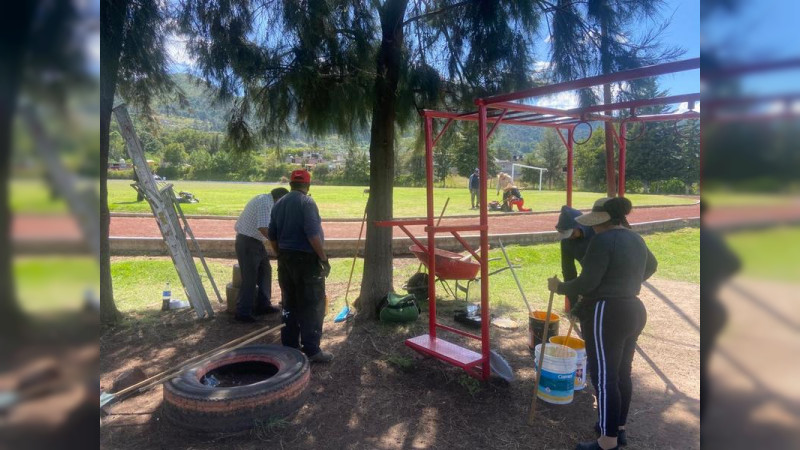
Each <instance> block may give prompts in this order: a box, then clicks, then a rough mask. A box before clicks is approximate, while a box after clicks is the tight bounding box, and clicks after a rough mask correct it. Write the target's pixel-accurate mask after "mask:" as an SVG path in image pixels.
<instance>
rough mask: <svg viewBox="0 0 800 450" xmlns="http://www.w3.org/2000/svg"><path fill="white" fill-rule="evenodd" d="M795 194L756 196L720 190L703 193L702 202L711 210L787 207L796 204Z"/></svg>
mask: <svg viewBox="0 0 800 450" xmlns="http://www.w3.org/2000/svg"><path fill="white" fill-rule="evenodd" d="M799 198H800V197H798V195H797V194H783V193H775V194H758V193H750V192H730V191H722V190H713V191H703V200H704V201H706V202H708V206H710V207H711V208H716V207H737V206H753V205H756V206H789V205H794V204H797V201H798V199H799Z"/></svg>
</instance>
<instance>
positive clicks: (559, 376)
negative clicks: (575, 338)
mask: <svg viewBox="0 0 800 450" xmlns="http://www.w3.org/2000/svg"><path fill="white" fill-rule="evenodd" d="M541 352H542V344H539V345H537V346H536V350H535V351H534V357H535V359H534V361H535V366H534V367H536V368H538V366H539V355H540V354H541ZM577 358H578V353H577V352H576V351H575V350H573V349H571V348H569V347H567V346H565V345H558V344H547V349H546V350H545V355H544V361H543V362H542V373H541V378H540V379H539V392H537V393H536V395H537V397H539V398H540V399H542V400H544V401H546V402H547V403H552V404H555V405H566V404H568V403H572V398H573V396H574V395H575V366H576V363H577Z"/></svg>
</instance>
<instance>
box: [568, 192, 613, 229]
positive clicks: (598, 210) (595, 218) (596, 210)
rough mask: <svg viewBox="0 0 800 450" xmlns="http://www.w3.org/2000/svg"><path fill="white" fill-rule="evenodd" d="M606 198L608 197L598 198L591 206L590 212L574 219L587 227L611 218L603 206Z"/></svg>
mask: <svg viewBox="0 0 800 450" xmlns="http://www.w3.org/2000/svg"><path fill="white" fill-rule="evenodd" d="M608 200H609V198H608V197H603V198H601V199H598V200H597V201H596V202H594V205H593V206H592V212H590V213H589V214H584V215H582V216H578V217H576V218H575V221H576V222H578V223H579V224H581V225H585V226H587V227H591V226H593V225H600V224H601V223H606V222H608V221H609V220H611V214H609V213H608V211H606V208H605V204H606V202H607V201H608Z"/></svg>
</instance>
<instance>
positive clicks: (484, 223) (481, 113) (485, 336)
mask: <svg viewBox="0 0 800 450" xmlns="http://www.w3.org/2000/svg"><path fill="white" fill-rule="evenodd" d="M486 140H487V139H486V105H484V104H479V105H478V170H479V175H480V189H481V193H480V200H481V201H480V207H481V356H482V357H483V367H482V373H481V377H482V378H483V380H484V381H486V380H488V379H489V374H490V372H491V368H490V366H489V321H490V320H491V319H490V316H489V212H488V201H487V198H486V197H487V191H486V188H487V185H488V183H487V179H488V176H489V175H488V173H487V172H488V164H487V162H486V147H487V145H486Z"/></svg>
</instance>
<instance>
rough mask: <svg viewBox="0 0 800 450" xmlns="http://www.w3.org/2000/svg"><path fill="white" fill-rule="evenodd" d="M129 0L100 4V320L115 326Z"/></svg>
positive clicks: (114, 0) (108, 1)
mask: <svg viewBox="0 0 800 450" xmlns="http://www.w3.org/2000/svg"><path fill="white" fill-rule="evenodd" d="M127 9H128V0H103V2H102V3H101V4H100V42H101V46H100V165H101V167H100V320H101V322H102V323H104V324H113V323H115V322H117V321H118V320H119V317H120V314H119V311H118V310H117V305H116V304H115V303H114V289H113V285H112V283H111V250H110V248H109V243H108V229H109V225H110V222H111V216H110V214H109V211H108V171H107V169H106V168H107V166H108V146H109V131H110V127H111V110H112V108H113V107H114V92H115V91H116V88H117V70H118V69H119V57H120V53H121V52H122V43H123V38H124V35H123V32H124V30H123V26H124V23H125V14H126V11H127Z"/></svg>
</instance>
